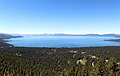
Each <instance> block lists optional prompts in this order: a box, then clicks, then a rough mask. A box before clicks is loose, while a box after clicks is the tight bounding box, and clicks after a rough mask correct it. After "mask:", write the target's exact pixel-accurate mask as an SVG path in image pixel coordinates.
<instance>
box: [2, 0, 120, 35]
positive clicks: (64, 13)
mask: <svg viewBox="0 0 120 76" xmlns="http://www.w3.org/2000/svg"><path fill="white" fill-rule="evenodd" d="M0 32H2V33H14V34H15V33H18V34H39V33H40V34H41V33H68V34H70V33H71V34H85V33H100V34H103V33H118V34H120V0H0Z"/></svg>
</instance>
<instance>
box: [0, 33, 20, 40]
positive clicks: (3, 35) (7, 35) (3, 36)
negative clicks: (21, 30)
mask: <svg viewBox="0 0 120 76" xmlns="http://www.w3.org/2000/svg"><path fill="white" fill-rule="evenodd" d="M18 37H22V36H12V35H10V34H4V33H0V39H10V38H18Z"/></svg>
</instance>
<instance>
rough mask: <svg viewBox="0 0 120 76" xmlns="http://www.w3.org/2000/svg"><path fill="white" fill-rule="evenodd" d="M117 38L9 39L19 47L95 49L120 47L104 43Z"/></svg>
mask: <svg viewBox="0 0 120 76" xmlns="http://www.w3.org/2000/svg"><path fill="white" fill-rule="evenodd" d="M106 39H115V37H104V36H32V35H31V36H30V35H26V36H24V37H23V38H12V39H9V40H10V41H9V42H8V43H9V44H13V45H14V46H19V47H55V48H60V47H68V48H70V47H91V46H92V47H94V46H120V42H111V41H104V40H106Z"/></svg>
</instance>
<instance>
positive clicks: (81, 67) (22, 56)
mask: <svg viewBox="0 0 120 76" xmlns="http://www.w3.org/2000/svg"><path fill="white" fill-rule="evenodd" d="M119 61H120V47H90V48H23V47H11V48H1V49H0V76H120V62H119Z"/></svg>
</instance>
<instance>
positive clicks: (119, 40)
mask: <svg viewBox="0 0 120 76" xmlns="http://www.w3.org/2000/svg"><path fill="white" fill-rule="evenodd" d="M104 41H112V42H120V39H109V40H104Z"/></svg>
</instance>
